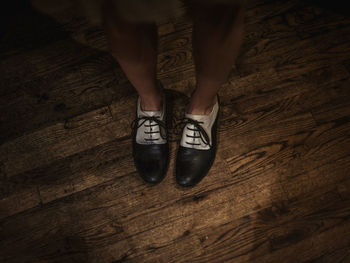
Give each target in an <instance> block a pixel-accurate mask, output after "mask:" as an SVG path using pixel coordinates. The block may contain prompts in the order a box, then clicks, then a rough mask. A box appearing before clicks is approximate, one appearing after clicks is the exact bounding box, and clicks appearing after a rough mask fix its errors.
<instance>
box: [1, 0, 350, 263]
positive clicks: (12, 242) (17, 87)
mask: <svg viewBox="0 0 350 263" xmlns="http://www.w3.org/2000/svg"><path fill="white" fill-rule="evenodd" d="M59 18H60V15H57V16H56V19H58V21H55V20H53V19H52V18H50V17H47V16H45V15H42V14H39V13H36V12H30V11H26V12H24V13H22V14H21V16H20V19H17V20H16V22H15V23H13V25H12V30H11V31H9V32H7V33H6V34H4V35H3V38H2V42H1V48H0V57H1V63H0V72H1V77H0V85H1V88H0V124H1V125H0V262H259V263H261V262H276V263H280V262H283V263H285V262H286V263H289V262H290V263H295V262H305V263H306V262H308V263H311V262H332V263H335V262H339V263H340V262H350V177H349V175H350V80H349V74H350V17H346V16H344V15H342V14H339V13H335V12H334V11H331V9H327V8H326V7H324V6H322V7H317V6H315V5H313V4H310V3H307V2H306V3H304V2H301V1H297V0H290V1H252V2H250V4H249V5H248V6H247V10H246V34H245V41H244V45H243V47H242V49H241V55H240V57H239V58H238V61H237V66H236V67H235V68H234V69H233V70H232V73H231V75H230V78H229V81H228V82H227V83H226V84H225V85H224V86H223V87H222V89H221V90H220V95H221V102H222V111H221V115H220V122H219V124H220V128H219V149H218V153H217V158H216V161H215V164H214V166H213V167H212V169H211V172H210V174H209V175H208V176H207V177H206V178H205V179H204V180H203V181H202V182H201V183H200V184H199V185H197V186H196V187H193V188H189V189H188V188H186V189H184V188H181V187H179V186H177V185H176V183H175V180H174V169H173V166H174V158H175V154H176V147H177V143H176V142H172V143H171V164H170V168H169V171H168V174H167V177H166V178H165V179H164V181H163V182H162V183H161V184H160V185H157V186H149V185H147V184H145V183H144V182H143V181H142V180H141V179H140V178H139V177H138V175H137V173H136V170H135V167H134V165H133V161H132V156H131V137H130V131H131V130H130V125H131V122H132V120H133V118H134V107H135V103H136V92H135V91H134V89H133V87H132V86H131V85H130V84H129V82H128V81H127V80H126V78H125V76H124V74H123V73H122V71H121V69H120V68H119V66H118V64H117V63H116V62H115V61H114V60H113V59H112V57H111V56H110V54H109V53H108V52H107V51H106V41H105V38H104V34H103V32H102V30H101V29H99V28H97V27H93V26H90V25H89V24H88V23H87V22H86V21H85V20H83V19H81V18H70V17H68V16H63V15H62V19H61V20H60V19H59ZM159 34H160V47H159V78H160V80H161V81H162V82H163V83H164V85H165V87H166V95H167V97H168V101H169V102H170V106H171V108H172V109H173V115H172V116H171V118H172V124H175V122H176V120H177V119H179V118H181V117H182V116H183V113H184V110H185V106H186V103H187V102H188V98H189V94H190V93H191V91H192V89H193V86H194V68H193V61H192V55H191V25H190V23H189V22H188V21H185V20H183V19H180V18H179V19H174V20H173V21H170V22H168V23H166V24H163V25H160V28H159ZM173 127H174V125H172V128H173ZM175 139H179V138H175Z"/></svg>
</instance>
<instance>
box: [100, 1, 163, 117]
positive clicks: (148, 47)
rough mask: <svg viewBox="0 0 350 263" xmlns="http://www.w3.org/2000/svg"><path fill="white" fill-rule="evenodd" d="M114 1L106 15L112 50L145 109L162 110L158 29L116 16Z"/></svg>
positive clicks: (106, 7) (110, 3) (108, 4)
mask: <svg viewBox="0 0 350 263" xmlns="http://www.w3.org/2000/svg"><path fill="white" fill-rule="evenodd" d="M111 5H112V2H111V1H106V2H105V5H104V8H103V12H104V19H105V30H106V33H107V38H108V43H109V48H110V50H111V53H112V55H113V56H114V58H115V59H116V60H117V61H118V62H119V64H120V66H121V67H122V69H123V71H124V73H125V74H126V76H127V77H128V79H129V81H130V82H131V84H132V85H133V86H134V87H135V89H136V90H137V92H138V94H139V95H140V97H141V107H142V109H143V110H153V111H156V110H160V109H161V105H162V96H161V91H160V89H159V87H158V85H157V80H156V72H157V42H158V41H157V37H158V36H157V27H156V25H155V24H146V23H145V24H139V23H131V22H128V21H123V20H122V19H120V18H118V17H116V16H115V13H114V12H111V10H114V8H113V7H112V6H111Z"/></svg>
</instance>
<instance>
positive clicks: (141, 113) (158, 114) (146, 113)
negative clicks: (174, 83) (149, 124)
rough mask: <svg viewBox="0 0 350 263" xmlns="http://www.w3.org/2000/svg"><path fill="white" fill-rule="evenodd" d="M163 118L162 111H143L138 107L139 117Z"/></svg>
mask: <svg viewBox="0 0 350 263" xmlns="http://www.w3.org/2000/svg"><path fill="white" fill-rule="evenodd" d="M145 116H146V117H162V111H148V110H142V108H141V105H140V103H139V105H138V117H145Z"/></svg>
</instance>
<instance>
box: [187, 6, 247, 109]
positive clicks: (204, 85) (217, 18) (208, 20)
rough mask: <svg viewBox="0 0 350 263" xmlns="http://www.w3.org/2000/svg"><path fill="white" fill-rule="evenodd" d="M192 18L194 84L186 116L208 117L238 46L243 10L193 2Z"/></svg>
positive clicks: (241, 29) (237, 7)
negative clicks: (199, 115) (194, 66)
mask: <svg viewBox="0 0 350 263" xmlns="http://www.w3.org/2000/svg"><path fill="white" fill-rule="evenodd" d="M197 3H198V4H197ZM192 16H193V23H194V25H193V53H194V60H195V65H196V79H197V83H196V89H195V90H194V92H193V93H192V96H191V101H190V105H189V108H188V113H192V114H209V113H210V112H211V110H212V106H213V105H214V104H215V103H216V99H217V98H216V94H217V92H218V90H219V88H220V87H221V85H222V84H223V83H224V82H225V81H226V80H227V77H228V75H229V73H230V71H231V69H232V66H233V64H234V62H235V59H236V57H237V55H238V51H239V48H240V46H241V42H242V38H243V10H242V8H241V7H240V6H232V5H231V6H228V5H209V4H200V3H199V1H198V2H197V1H194V3H193V5H192Z"/></svg>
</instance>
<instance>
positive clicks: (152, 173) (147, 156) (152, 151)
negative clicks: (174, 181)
mask: <svg viewBox="0 0 350 263" xmlns="http://www.w3.org/2000/svg"><path fill="white" fill-rule="evenodd" d="M168 161H169V160H168V147H167V146H166V145H163V146H161V145H159V146H152V147H140V148H139V149H137V150H136V151H135V154H134V162H135V166H136V168H137V170H138V172H139V174H140V176H141V178H142V179H143V180H144V181H146V182H148V183H150V184H157V183H160V182H161V181H162V180H163V178H164V177H165V174H166V171H167V167H168Z"/></svg>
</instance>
